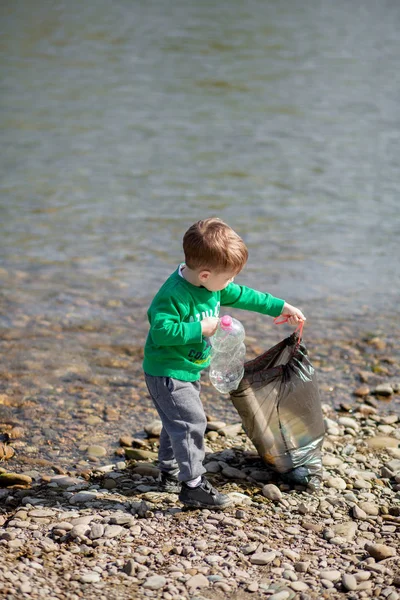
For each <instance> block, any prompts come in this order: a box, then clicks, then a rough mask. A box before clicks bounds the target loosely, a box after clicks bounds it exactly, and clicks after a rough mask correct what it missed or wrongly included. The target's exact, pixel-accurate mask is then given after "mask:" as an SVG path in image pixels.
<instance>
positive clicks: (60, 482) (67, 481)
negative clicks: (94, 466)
mask: <svg viewBox="0 0 400 600" xmlns="http://www.w3.org/2000/svg"><path fill="white" fill-rule="evenodd" d="M50 481H51V483H56V484H57V486H58V487H61V488H68V487H71V486H72V485H79V484H81V483H87V482H86V481H85V480H84V479H78V478H77V477H69V476H68V475H55V476H54V477H52V478H51V480H50Z"/></svg>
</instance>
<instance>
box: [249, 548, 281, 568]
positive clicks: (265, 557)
mask: <svg viewBox="0 0 400 600" xmlns="http://www.w3.org/2000/svg"><path fill="white" fill-rule="evenodd" d="M275 557H276V552H274V551H271V552H259V553H256V554H253V555H252V556H251V558H250V562H251V563H252V564H253V565H267V564H268V563H270V562H272V561H273V560H274V558H275Z"/></svg>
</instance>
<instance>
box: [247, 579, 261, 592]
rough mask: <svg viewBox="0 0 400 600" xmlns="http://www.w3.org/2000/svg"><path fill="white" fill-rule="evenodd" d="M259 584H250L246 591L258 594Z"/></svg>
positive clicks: (253, 582)
mask: <svg viewBox="0 0 400 600" xmlns="http://www.w3.org/2000/svg"><path fill="white" fill-rule="evenodd" d="M258 587H259V586H258V582H257V581H252V582H251V583H249V585H248V586H247V588H246V590H247V591H248V592H258Z"/></svg>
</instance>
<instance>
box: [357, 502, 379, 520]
mask: <svg viewBox="0 0 400 600" xmlns="http://www.w3.org/2000/svg"><path fill="white" fill-rule="evenodd" d="M358 506H359V508H361V510H363V511H364V512H365V513H366V514H367V515H371V516H373V517H377V516H378V515H379V506H377V505H376V504H373V503H372V502H359V504H358Z"/></svg>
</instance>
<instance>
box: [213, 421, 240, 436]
mask: <svg viewBox="0 0 400 600" xmlns="http://www.w3.org/2000/svg"><path fill="white" fill-rule="evenodd" d="M218 433H219V434H220V435H223V436H225V437H233V438H234V437H236V436H237V435H239V434H240V433H243V427H242V424H241V423H234V424H232V425H227V426H226V427H221V429H219V430H218Z"/></svg>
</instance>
